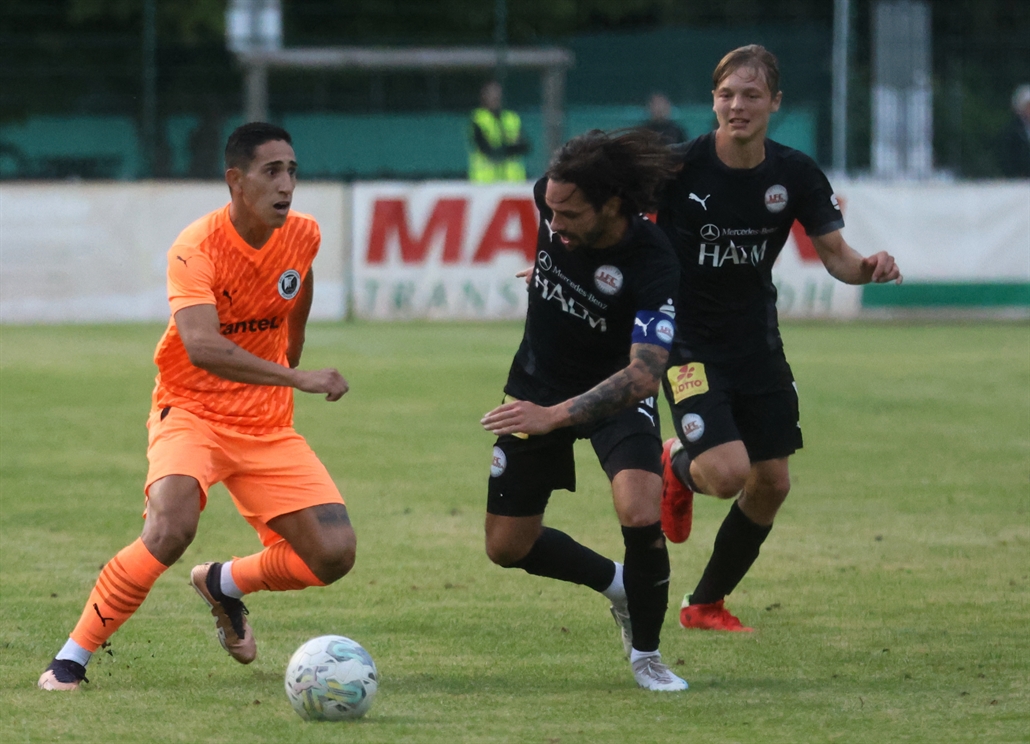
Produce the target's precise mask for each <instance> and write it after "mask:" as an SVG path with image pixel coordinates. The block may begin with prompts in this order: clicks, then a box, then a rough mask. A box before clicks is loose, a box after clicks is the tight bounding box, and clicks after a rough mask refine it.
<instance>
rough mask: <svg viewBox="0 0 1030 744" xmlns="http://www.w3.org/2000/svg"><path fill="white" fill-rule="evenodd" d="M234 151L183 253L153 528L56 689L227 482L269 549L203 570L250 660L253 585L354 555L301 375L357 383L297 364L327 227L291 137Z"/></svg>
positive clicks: (308, 582) (278, 585)
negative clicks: (301, 182) (302, 413)
mask: <svg viewBox="0 0 1030 744" xmlns="http://www.w3.org/2000/svg"><path fill="white" fill-rule="evenodd" d="M225 163H226V173H225V179H226V182H227V183H228V185H229V191H230V194H231V200H230V203H229V204H228V205H227V206H225V207H223V208H222V209H219V210H217V211H215V212H212V213H211V214H209V215H207V216H205V217H202V218H201V219H199V220H197V221H196V222H194V223H193V224H192V225H190V226H189V227H188V228H186V230H184V231H183V232H182V234H181V235H180V236H179V237H178V239H177V240H176V241H175V243H174V245H173V246H172V248H171V249H170V250H169V252H168V298H169V303H170V305H171V311H172V319H171V321H170V322H169V324H168V329H167V330H166V331H165V334H164V336H163V337H162V338H161V341H160V343H159V344H158V346H157V351H156V353H155V355H154V361H155V362H156V364H157V367H158V375H157V385H156V386H155V388H154V395H153V404H152V408H151V412H150V417H149V419H148V421H147V428H148V430H149V443H148V447H147V459H148V461H149V463H150V467H149V471H148V473H147V479H146V485H145V489H144V491H145V493H146V497H147V506H146V514H145V517H146V520H145V522H144V526H143V533H142V535H141V536H140V537H139V539H137V540H136V541H135V542H133V543H132V544H131V545H129V546H127V547H126V548H124V549H122V550H121V551H120V552H119V553H118V554H117V555H116V556H115V557H114V558H112V559H111V561H110V562H109V563H108V564H107V565H106V566H104V568H103V570H102V571H101V573H100V577H99V578H98V579H97V583H96V585H95V586H94V588H93V591H92V593H91V594H90V596H89V599H88V600H87V602H86V607H85V608H84V609H83V612H82V616H81V617H80V619H79V622H78V624H77V625H76V626H75V628H74V630H72V632H71V636H70V638H69V640H68V642H67V643H65V645H64V647H63V648H62V649H61V650H60V651H59V652H58V653H57V655H56V656H55V657H54V660H53V661H52V662H51V663H50V665H49V666H48V667H47V669H46V671H45V672H44V673H43V675H42V676H41V677H40V679H39V687H40V688H41V689H44V690H75V689H77V688H78V687H79V685H80V684H81V683H82V682H83V681H85V680H86V665H87V664H88V663H89V660H90V657H91V656H92V654H93V652H95V651H96V650H97V648H99V647H100V646H101V645H102V644H103V643H104V642H106V641H107V639H108V638H110V637H111V635H112V634H113V633H114V632H115V631H116V630H117V629H118V628H119V627H120V626H121V624H122V623H124V622H125V621H126V620H127V619H128V618H129V617H130V616H131V615H132V614H133V613H134V612H135V611H136V609H137V608H138V607H139V606H140V604H141V603H142V602H143V600H144V599H145V598H146V596H147V594H148V593H149V591H150V588H151V587H152V586H153V585H154V583H155V582H156V581H157V578H158V577H159V576H160V575H161V574H162V573H164V571H165V570H166V569H167V568H168V567H169V566H171V565H172V564H173V563H175V561H176V560H178V559H179V558H180V557H181V556H182V554H183V553H184V552H185V550H186V548H187V547H188V546H189V544H190V543H191V542H192V540H193V536H194V535H195V534H196V530H197V525H198V522H199V520H200V512H201V511H202V510H203V509H204V506H205V504H206V503H207V492H208V490H209V488H210V487H211V486H212V485H213V484H215V483H224V484H225V486H226V488H227V489H228V491H229V493H230V495H231V496H232V499H233V501H234V503H235V504H236V507H237V509H239V511H240V513H241V514H242V515H243V517H244V518H245V519H246V520H247V521H248V522H249V523H250V524H251V525H252V526H253V527H254V529H255V530H256V531H257V533H258V535H259V537H260V538H261V542H262V543H263V544H264V546H265V547H264V550H262V551H260V552H259V553H256V554H254V555H250V556H246V557H244V558H237V559H234V560H231V561H227V562H225V563H205V564H202V565H199V566H196V567H194V568H193V571H192V572H191V574H190V583H191V585H192V586H193V588H194V589H195V590H196V591H197V593H198V594H200V596H201V597H202V598H203V599H204V601H205V602H206V603H207V604H208V605H209V607H210V608H211V614H212V615H214V617H215V625H216V628H217V631H218V637H219V641H220V642H221V644H222V646H223V647H224V648H225V650H226V651H228V652H229V654H230V655H231V656H232V657H233V658H234V659H235V660H236V661H238V662H240V663H242V664H249V663H250V662H251V661H253V660H254V658H255V656H256V654H257V644H256V643H255V640H254V634H253V631H252V630H251V628H250V625H249V623H248V622H247V618H246V615H247V610H246V607H244V605H243V602H242V601H241V599H242V597H243V595H244V594H248V593H250V592H254V591H259V590H262V589H267V590H271V591H285V590H288V589H303V588H305V587H308V586H324V585H326V584H331V583H332V582H334V581H336V580H337V579H339V578H341V577H342V576H344V575H345V574H346V573H347V572H348V571H350V569H351V567H352V566H353V565H354V555H355V547H356V540H355V536H354V530H353V529H352V527H351V524H350V520H349V518H348V516H347V509H346V507H345V506H344V503H343V499H342V498H341V496H340V492H339V491H338V490H337V488H336V486H335V484H334V483H333V480H332V478H331V477H330V476H329V473H328V472H327V471H326V469H325V467H324V466H323V465H322V463H321V462H320V461H319V460H318V458H317V457H316V456H315V454H314V452H312V451H311V448H310V447H308V445H307V443H306V442H305V441H304V439H303V437H301V436H300V435H299V434H297V433H296V432H295V431H294V429H293V390H292V388H296V389H298V390H301V391H303V392H307V393H321V394H324V395H325V397H326V400H328V401H336V400H339V399H340V398H341V397H342V396H343V395H344V393H346V392H347V389H348V386H347V381H346V380H345V379H344V378H343V377H342V376H341V375H340V373H339V372H338V371H336V370H335V369H321V370H300V369H297V365H298V363H299V362H300V356H301V351H302V350H303V346H304V329H305V326H306V324H307V318H308V312H309V311H310V309H311V298H312V292H313V282H314V279H313V275H312V271H311V263H312V261H313V260H314V258H315V254H316V253H317V252H318V245H319V240H320V238H319V231H318V225H317V223H316V222H315V220H314V219H312V218H311V217H309V216H307V215H302V214H298V213H296V212H291V211H290V203H291V201H292V200H293V191H294V188H295V187H296V183H297V176H296V171H297V163H296V156H295V155H294V152H293V146H292V144H291V139H290V135H289V134H288V133H287V132H286V131H285V130H283V129H281V128H279V127H276V126H272V125H270V124H263V123H251V124H245V125H244V126H242V127H240V128H238V129H237V130H236V131H235V132H233V134H232V135H231V136H230V137H229V141H228V144H227V145H226V148H225Z"/></svg>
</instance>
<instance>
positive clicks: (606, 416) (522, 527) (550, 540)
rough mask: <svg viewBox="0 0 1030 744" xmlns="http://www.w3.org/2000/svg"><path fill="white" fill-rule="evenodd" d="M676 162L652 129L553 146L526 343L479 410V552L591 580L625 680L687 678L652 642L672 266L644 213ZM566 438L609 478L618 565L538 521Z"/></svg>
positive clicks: (662, 584) (542, 197) (661, 557)
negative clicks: (484, 439) (487, 405)
mask: <svg viewBox="0 0 1030 744" xmlns="http://www.w3.org/2000/svg"><path fill="white" fill-rule="evenodd" d="M674 160H675V159H674V156H673V154H672V152H671V151H669V150H668V149H667V148H666V147H665V146H664V144H663V143H662V141H661V139H660V138H659V137H658V136H657V135H655V134H654V133H653V132H648V131H626V132H615V133H611V134H606V133H604V132H600V131H596V130H595V131H593V132H588V133H587V134H584V135H582V136H580V137H576V138H575V139H572V140H570V141H569V142H568V143H566V145H565V146H564V147H563V148H562V149H561V151H560V152H559V153H558V155H557V157H556V158H555V160H554V161H553V163H552V164H551V167H550V169H549V170H548V172H547V176H546V177H544V178H542V179H540V180H539V181H538V182H537V183H536V185H535V186H534V189H533V195H534V197H535V199H536V204H537V207H538V208H539V210H540V227H539V231H538V233H537V256H536V261H535V263H534V266H533V270H532V274H531V275H530V278H529V287H528V290H529V309H528V312H527V314H526V326H525V331H524V334H523V337H522V344H521V345H520V346H519V350H518V352H517V353H516V355H515V360H514V361H513V362H512V365H511V370H510V372H509V373H508V381H507V384H505V386H504V393H505V397H504V403H503V404H502V405H501V406H499V407H497V408H495V409H494V410H492V411H490V412H489V413H487V414H486V415H485V416H484V417H483V420H482V424H483V426H484V428H486V429H487V430H488V431H490V432H492V433H493V434H496V435H497V441H496V444H495V446H494V450H493V464H492V466H491V469H490V480H489V486H488V495H487V508H486V510H487V514H486V552H487V555H488V556H489V557H490V560H491V561H493V562H494V563H496V564H498V565H500V566H504V567H508V568H521V569H523V570H524V571H526V572H527V573H530V574H534V575H536V576H546V577H549V578H552V579H559V580H561V581H568V582H572V583H576V584H582V585H584V586H587V587H590V588H591V589H593V590H595V591H597V592H600V593H602V594H603V595H604V596H605V597H607V598H608V600H609V601H610V602H611V611H612V615H613V616H614V617H615V619H616V622H617V623H618V624H619V626H620V630H621V634H622V640H623V647H624V650H625V652H626V655H627V656H628V657H629V660H630V662H631V665H632V668H633V676H634V678H635V679H636V681H637V684H639V685H640V686H641V687H644V688H646V689H649V690H660V691H675V690H685V689H687V683H686V682H685V681H684V680H682V679H680V678H679V677H678V676H676V675H675V674H673V673H672V672H671V671H670V670H669V668H668V667H667V666H666V665H665V664H663V663H662V661H661V654H660V653H659V651H658V644H659V634H660V632H661V627H662V622H663V621H664V619H665V612H666V609H667V607H668V601H669V553H668V550H667V548H666V546H665V538H664V536H663V535H662V529H661V517H660V503H661V493H662V477H661V472H662V464H661V452H662V442H661V434H660V428H659V422H658V411H657V409H656V408H655V398H654V396H655V395H657V393H658V389H659V387H660V384H661V378H662V375H663V373H664V372H665V368H666V364H667V361H668V356H669V347H670V346H671V344H672V338H673V331H674V319H675V314H676V311H675V303H674V298H675V296H676V288H677V284H678V281H679V268H678V266H677V262H676V257H675V255H674V254H673V252H672V249H671V247H670V246H669V242H668V240H667V239H666V237H665V235H664V234H663V233H662V232H661V230H659V229H658V228H657V227H656V226H655V225H653V224H652V223H650V222H648V221H647V220H646V219H645V218H643V217H641V216H640V215H641V213H642V212H645V211H649V210H651V209H653V207H654V206H655V195H656V193H657V190H658V189H659V187H660V186H661V185H662V184H663V183H664V182H665V181H667V180H668V179H669V178H671V177H672V176H673V175H674V173H675V171H674ZM577 439H590V442H591V444H592V445H593V447H594V451H595V452H596V453H597V458H598V460H599V461H600V463H601V467H602V468H603V469H604V471H605V473H606V474H607V475H608V478H609V480H610V481H611V487H612V500H613V502H614V505H615V511H616V514H617V515H618V518H619V523H620V524H621V525H622V535H623V542H624V543H625V546H626V553H625V558H624V561H625V563H624V564H619V563H615V562H614V561H612V560H610V559H608V558H605V557H604V556H602V555H599V554H597V553H595V552H594V551H593V550H591V549H589V548H587V547H585V546H584V545H581V544H579V543H577V542H576V541H575V540H573V539H572V538H571V537H569V536H568V535H567V534H565V533H564V532H560V531H559V530H556V529H553V528H551V527H545V526H544V525H543V515H544V510H545V508H546V507H547V502H548V500H549V499H550V496H551V492H552V491H554V490H556V489H567V490H569V491H573V490H575V488H576V468H575V460H574V457H573V444H574V443H575V440H577Z"/></svg>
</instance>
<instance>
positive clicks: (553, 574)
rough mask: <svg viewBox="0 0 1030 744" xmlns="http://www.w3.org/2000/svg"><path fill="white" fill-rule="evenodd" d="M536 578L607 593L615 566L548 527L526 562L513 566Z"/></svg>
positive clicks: (601, 556) (530, 551)
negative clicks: (579, 585) (569, 583)
mask: <svg viewBox="0 0 1030 744" xmlns="http://www.w3.org/2000/svg"><path fill="white" fill-rule="evenodd" d="M511 568H521V569H522V570H523V571H525V572H526V573H530V574H533V575H534V576H546V577H548V578H550V579H558V580H559V581H570V582H572V583H573V584H583V585H584V586H588V587H590V588H591V589H593V590H594V591H595V592H603V591H604V590H605V589H607V588H608V587H609V585H611V583H612V579H614V578H615V563H614V561H612V560H611V559H609V558H605V557H604V556H603V555H601V554H599V553H595V552H594V551H592V550H591V549H590V548H588V547H586V546H585V545H580V544H579V543H578V542H576V541H575V540H573V539H572V538H571V537H569V536H568V535H566V534H565V533H564V532H560V531H559V530H554V529H551V528H550V527H544V529H543V530H542V531H541V533H540V537H538V538H537V540H536V542H535V543H533V547H532V548H530V550H529V552H528V553H527V554H526V555H525V557H524V558H522V560H520V561H518V562H516V563H513V564H511Z"/></svg>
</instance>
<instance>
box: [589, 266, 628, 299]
mask: <svg viewBox="0 0 1030 744" xmlns="http://www.w3.org/2000/svg"><path fill="white" fill-rule="evenodd" d="M594 286H595V287H597V291H598V292H601V293H602V294H606V295H613V294H618V293H619V290H621V289H622V272H621V271H620V270H619V268H618V267H616V266H610V265H608V264H605V265H604V266H599V267H598V268H597V271H595V272H594Z"/></svg>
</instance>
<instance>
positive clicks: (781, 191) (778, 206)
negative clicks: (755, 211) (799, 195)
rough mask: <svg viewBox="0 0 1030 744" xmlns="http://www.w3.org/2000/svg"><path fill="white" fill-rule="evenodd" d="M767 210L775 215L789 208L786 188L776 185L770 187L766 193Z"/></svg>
mask: <svg viewBox="0 0 1030 744" xmlns="http://www.w3.org/2000/svg"><path fill="white" fill-rule="evenodd" d="M765 208H766V209H768V210H769V211H770V212H772V213H773V214H776V213H777V212H782V211H783V210H784V209H786V208H787V189H786V187H785V186H781V185H780V184H776V185H775V186H770V187H769V188H768V189H767V190H766V192H765Z"/></svg>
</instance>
